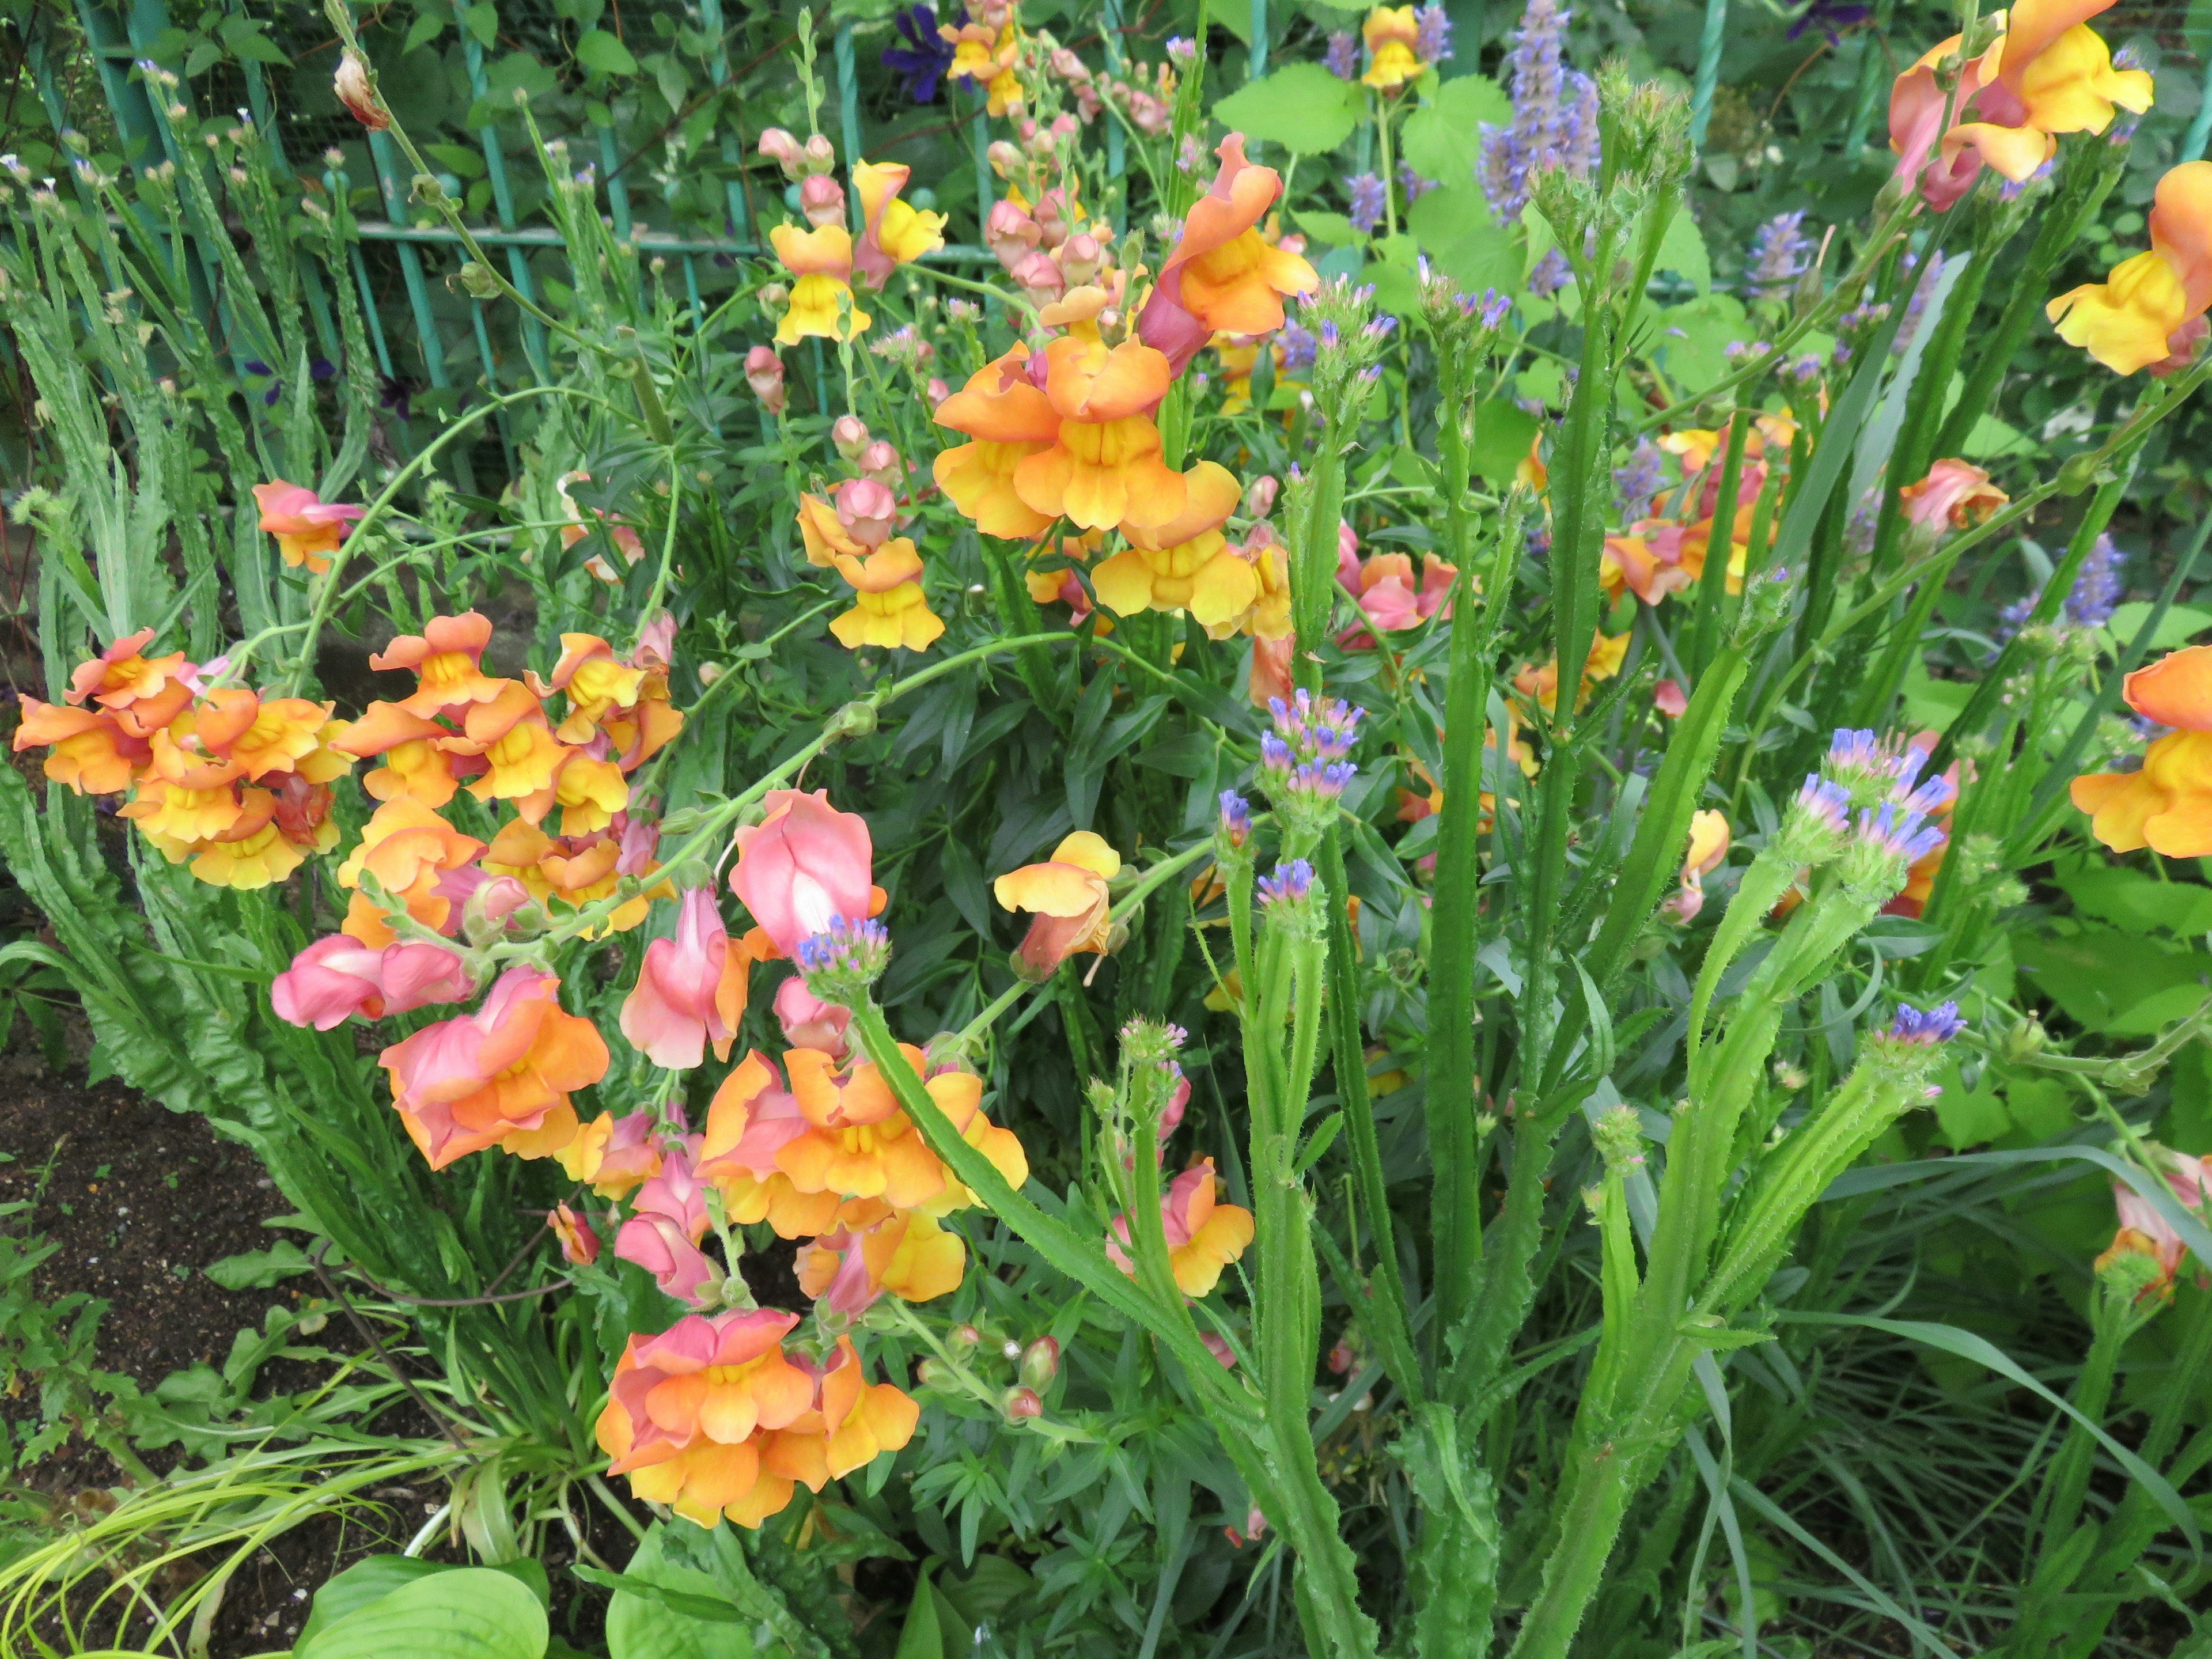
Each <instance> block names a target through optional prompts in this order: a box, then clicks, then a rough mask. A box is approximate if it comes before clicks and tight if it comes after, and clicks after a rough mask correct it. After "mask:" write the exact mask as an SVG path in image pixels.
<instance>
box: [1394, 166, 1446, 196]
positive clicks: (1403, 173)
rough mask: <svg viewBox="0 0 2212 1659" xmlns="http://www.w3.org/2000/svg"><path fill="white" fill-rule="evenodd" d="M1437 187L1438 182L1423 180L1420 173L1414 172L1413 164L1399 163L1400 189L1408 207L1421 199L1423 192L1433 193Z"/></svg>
mask: <svg viewBox="0 0 2212 1659" xmlns="http://www.w3.org/2000/svg"><path fill="white" fill-rule="evenodd" d="M1436 187H1437V181H1436V180H1435V179H1424V178H1422V177H1421V175H1420V174H1419V173H1416V172H1414V171H1413V163H1412V162H1410V161H1401V162H1399V163H1398V189H1399V191H1400V192H1401V194H1403V195H1404V197H1405V198H1406V204H1407V206H1408V207H1410V206H1412V205H1413V204H1414V203H1415V202H1418V201H1419V200H1420V199H1421V195H1422V192H1423V191H1431V190H1434V189H1435V188H1436Z"/></svg>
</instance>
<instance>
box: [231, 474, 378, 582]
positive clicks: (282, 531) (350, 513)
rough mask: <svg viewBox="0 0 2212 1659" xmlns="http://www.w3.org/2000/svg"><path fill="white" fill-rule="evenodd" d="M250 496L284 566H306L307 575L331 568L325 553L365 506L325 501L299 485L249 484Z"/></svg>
mask: <svg viewBox="0 0 2212 1659" xmlns="http://www.w3.org/2000/svg"><path fill="white" fill-rule="evenodd" d="M253 499H254V500H255V501H257V502H258V503H259V505H260V507H261V529H262V531H263V532H264V534H267V535H270V536H274V537H275V538H276V550H277V552H278V553H279V554H281V555H282V556H283V560H284V562H285V563H286V564H288V565H291V566H294V567H295V568H296V567H297V566H300V565H303V564H304V565H306V566H307V572H308V574H310V575H315V576H319V575H321V574H323V573H324V572H325V570H328V569H329V568H331V561H330V557H329V556H330V555H331V554H332V553H335V552H337V550H338V544H339V543H340V542H342V541H343V540H344V539H345V536H346V532H348V531H349V530H350V529H352V528H353V523H354V520H356V519H358V518H360V517H361V515H362V513H365V512H367V511H368V508H366V507H346V506H342V505H340V504H338V503H337V502H335V501H324V500H323V499H322V497H320V496H319V495H316V494H315V492H314V491H313V490H312V489H307V487H306V486H305V485H303V484H295V483H285V482H284V481H283V479H282V478H279V479H277V480H276V482H275V483H264V484H256V485H254V486H253Z"/></svg>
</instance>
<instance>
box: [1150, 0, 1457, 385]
mask: <svg viewBox="0 0 2212 1659" xmlns="http://www.w3.org/2000/svg"><path fill="white" fill-rule="evenodd" d="M1401 9H1402V10H1403V11H1404V12H1405V14H1406V15H1407V18H1408V19H1409V20H1410V18H1411V17H1412V15H1413V9H1412V8H1411V7H1405V8H1401ZM1383 15H1387V8H1377V9H1376V16H1383ZM1369 22H1370V27H1372V26H1373V19H1371V18H1370V20H1369ZM1408 52H1409V55H1410V49H1408ZM1381 63H1382V59H1381V58H1380V57H1378V58H1377V59H1376V64H1377V67H1380V65H1381ZM1370 73H1371V71H1370ZM1401 78H1402V77H1401ZM1381 84H1383V82H1370V85H1381ZM1393 84H1395V82H1394V83H1393ZM1214 154H1215V155H1217V156H1218V157H1219V158H1220V161H1221V165H1220V167H1218V168H1217V169H1216V170H1215V173H1214V175H1213V182H1212V185H1209V186H1208V187H1207V190H1206V194H1205V195H1203V196H1201V197H1199V198H1198V200H1197V201H1195V202H1194V203H1193V204H1191V209H1190V212H1189V213H1188V215H1187V216H1185V218H1184V220H1183V228H1182V236H1181V237H1180V238H1179V239H1178V240H1177V241H1176V245H1175V246H1174V248H1173V249H1172V250H1171V251H1170V252H1169V254H1168V258H1167V261H1166V263H1165V264H1163V265H1162V266H1161V267H1160V275H1159V280H1158V283H1156V284H1155V285H1154V287H1153V289H1152V296H1151V297H1150V298H1149V299H1147V300H1146V301H1145V306H1144V309H1143V310H1142V311H1141V312H1139V313H1138V316H1137V334H1138V337H1139V338H1140V339H1142V340H1143V341H1144V343H1146V345H1148V346H1151V347H1152V348H1154V349H1157V350H1158V351H1160V352H1162V353H1164V354H1165V356H1166V359H1167V362H1168V366H1169V369H1170V373H1171V374H1182V371H1183V368H1184V366H1185V365H1186V364H1188V362H1190V360H1191V359H1192V358H1193V357H1194V356H1197V355H1198V353H1199V351H1200V349H1201V348H1203V347H1204V346H1205V345H1206V343H1207V342H1208V341H1210V340H1211V339H1212V337H1214V336H1215V335H1216V334H1237V335H1261V334H1267V333H1269V332H1272V331H1273V330H1276V329H1279V328H1280V327H1281V326H1282V325H1283V300H1284V298H1285V296H1286V295H1293V294H1310V293H1312V292H1313V291H1314V290H1315V289H1317V288H1319V287H1320V286H1321V277H1320V276H1319V274H1318V273H1317V272H1316V271H1315V270H1314V268H1313V266H1312V265H1311V264H1309V263H1308V262H1307V261H1306V259H1305V258H1304V256H1303V255H1302V254H1299V253H1296V252H1292V251H1291V250H1290V249H1289V248H1286V247H1284V246H1279V244H1273V243H1270V242H1268V241H1267V240H1266V239H1265V238H1264V237H1262V236H1261V234H1260V231H1259V228H1258V226H1259V223H1260V222H1261V220H1262V219H1263V218H1265V217H1266V216H1267V210H1268V209H1269V208H1270V207H1272V206H1273V204H1274V202H1275V198H1276V197H1278V196H1279V195H1281V194H1282V189H1283V181H1282V179H1281V177H1280V176H1279V174H1277V173H1276V172H1275V170H1274V169H1273V167H1255V166H1254V165H1253V164H1252V163H1251V162H1249V161H1246V160H1245V159H1244V135H1243V133H1241V132H1232V133H1231V134H1230V135H1229V136H1228V137H1226V138H1224V139H1223V140H1222V141H1221V143H1220V146H1219V147H1218V149H1216V150H1215V151H1214Z"/></svg>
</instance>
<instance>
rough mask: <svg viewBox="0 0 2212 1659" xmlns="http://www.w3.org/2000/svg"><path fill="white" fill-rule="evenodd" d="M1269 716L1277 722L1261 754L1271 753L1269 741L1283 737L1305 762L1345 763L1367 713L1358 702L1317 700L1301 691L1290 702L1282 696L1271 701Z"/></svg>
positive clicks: (1308, 692) (1307, 692)
mask: <svg viewBox="0 0 2212 1659" xmlns="http://www.w3.org/2000/svg"><path fill="white" fill-rule="evenodd" d="M1267 713H1268V714H1269V716H1270V717H1271V718H1272V719H1273V720H1274V723H1275V730H1274V732H1271V733H1267V734H1266V735H1263V736H1262V737H1261V739H1260V752H1261V756H1262V757H1265V756H1266V754H1267V738H1268V737H1270V736H1274V737H1279V738H1281V739H1283V740H1285V742H1286V743H1287V744H1289V745H1290V746H1291V748H1292V749H1294V750H1296V751H1297V758H1298V759H1300V760H1302V761H1304V760H1315V759H1319V760H1342V759H1344V758H1345V757H1346V756H1348V755H1350V754H1351V753H1352V744H1353V743H1354V742H1355V741H1356V740H1357V738H1358V732H1359V720H1360V716H1361V715H1363V714H1365V713H1366V710H1364V709H1363V708H1359V707H1358V705H1357V704H1355V703H1348V702H1342V701H1341V700H1340V699H1338V698H1335V697H1317V696H1314V694H1313V693H1312V692H1310V691H1307V690H1297V691H1295V692H1293V693H1292V694H1291V699H1290V701H1289V702H1285V701H1284V700H1283V699H1282V698H1280V697H1270V698H1268V699H1267Z"/></svg>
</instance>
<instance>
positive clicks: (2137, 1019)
mask: <svg viewBox="0 0 2212 1659" xmlns="http://www.w3.org/2000/svg"><path fill="white" fill-rule="evenodd" d="M2013 951H2014V957H2015V961H2016V962H2017V963H2018V964H2019V967H2020V970H2021V975H2022V976H2023V977H2022V985H2023V987H2025V988H2027V989H2031V990H2036V991H2040V992H2041V993H2042V994H2044V995H2045V996H2047V997H2048V998H2050V999H2051V1001H2053V1002H2055V1003H2057V1005H2058V1006H2059V1008H2060V1010H2061V1011H2062V1012H2064V1013H2065V1014H2066V1016H2067V1017H2068V1018H2070V1019H2072V1020H2074V1021H2075V1023H2076V1024H2079V1025H2081V1027H2082V1029H2084V1030H2089V1031H2094V1032H2099V1033H2101V1034H2103V1035H2105V1036H2148V1034H2149V1033H2151V1032H2153V1031H2155V1030H2157V1029H2158V1028H2159V1027H2160V1025H2162V1024H2165V1023H2166V1021H2167V1020H2171V1019H2179V1018H2180V1017H2181V1016H2182V1015H2184V1014H2186V1013H2189V1012H2192V1011H2193V1010H2194V1009H2195V1008H2196V1007H2197V1005H2198V1004H2200V1003H2202V1002H2203V1000H2204V988H2203V976H2204V975H2212V955H2208V954H2206V953H2205V952H2204V951H2191V950H2186V949H2182V948H2179V947H2176V946H2173V945H2167V944H2166V943H2164V942H2163V941H2161V940H2158V939H2146V938H2144V937H2143V936H2142V935H2141V934H2139V933H2121V932H2119V931H2118V929H2115V928H2106V927H2084V928H2083V929H2081V931H2080V932H2078V933H2043V934H2031V935H2023V936H2021V938H2019V939H2015V941H2014V945H2013Z"/></svg>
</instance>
